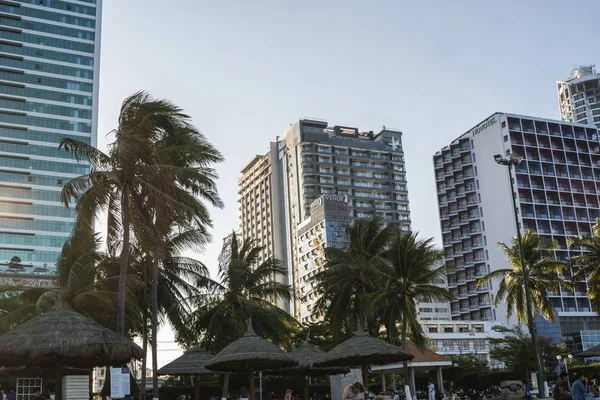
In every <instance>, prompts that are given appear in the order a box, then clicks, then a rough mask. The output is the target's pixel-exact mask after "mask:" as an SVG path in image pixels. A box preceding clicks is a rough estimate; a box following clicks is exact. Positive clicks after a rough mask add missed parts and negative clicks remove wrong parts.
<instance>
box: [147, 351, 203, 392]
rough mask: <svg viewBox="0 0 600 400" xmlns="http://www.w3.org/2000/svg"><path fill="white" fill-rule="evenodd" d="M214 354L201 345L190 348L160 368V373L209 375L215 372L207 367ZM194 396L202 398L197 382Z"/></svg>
mask: <svg viewBox="0 0 600 400" xmlns="http://www.w3.org/2000/svg"><path fill="white" fill-rule="evenodd" d="M212 358H213V357H212V356H211V355H210V354H208V353H207V352H206V351H204V350H202V349H201V348H200V347H199V346H194V347H192V348H190V349H188V350H187V351H186V352H185V353H183V355H182V356H181V357H179V358H176V359H175V360H173V361H171V362H170V363H168V364H167V365H165V366H163V367H162V368H161V369H159V370H158V374H159V375H207V374H214V372H212V371H210V370H208V369H206V368H205V365H206V363H207V362H209V361H210V360H212ZM194 386H195V387H194V392H195V393H194V396H195V398H196V400H200V385H199V383H198V382H195V385H194Z"/></svg>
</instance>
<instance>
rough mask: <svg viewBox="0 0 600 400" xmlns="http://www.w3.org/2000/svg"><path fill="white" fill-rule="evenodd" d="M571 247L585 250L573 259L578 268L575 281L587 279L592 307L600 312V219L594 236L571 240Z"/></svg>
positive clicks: (593, 231)
mask: <svg viewBox="0 0 600 400" xmlns="http://www.w3.org/2000/svg"><path fill="white" fill-rule="evenodd" d="M569 247H571V248H576V249H581V250H583V254H581V255H579V256H575V257H573V258H572V259H571V262H572V263H573V264H574V265H575V266H577V267H578V268H577V272H576V273H575V274H574V276H573V279H574V280H583V278H587V281H588V283H587V288H588V296H589V298H590V301H591V303H592V307H593V308H594V309H595V310H596V311H600V218H596V223H595V224H594V226H593V227H592V235H584V236H581V237H574V238H570V239H569Z"/></svg>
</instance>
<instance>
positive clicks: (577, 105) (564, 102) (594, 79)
mask: <svg viewBox="0 0 600 400" xmlns="http://www.w3.org/2000/svg"><path fill="white" fill-rule="evenodd" d="M557 90H558V105H559V107H560V115H561V119H562V120H563V121H567V122H577V123H580V124H594V125H596V126H597V127H600V74H597V73H596V68H595V67H594V66H593V65H588V66H581V67H579V68H576V69H575V70H573V73H572V74H571V77H570V78H569V79H567V80H566V81H559V82H557Z"/></svg>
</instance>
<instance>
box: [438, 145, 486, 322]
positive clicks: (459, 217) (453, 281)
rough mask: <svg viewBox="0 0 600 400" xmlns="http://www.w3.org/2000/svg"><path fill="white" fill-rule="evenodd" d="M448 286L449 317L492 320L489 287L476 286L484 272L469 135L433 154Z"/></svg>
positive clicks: (477, 201) (484, 262)
mask: <svg viewBox="0 0 600 400" xmlns="http://www.w3.org/2000/svg"><path fill="white" fill-rule="evenodd" d="M433 160H434V167H435V176H436V183H437V193H438V205H439V212H440V220H441V225H442V240H443V246H444V253H445V258H446V266H447V267H448V269H449V270H450V271H452V272H450V273H449V274H448V288H449V290H450V292H451V293H452V295H453V297H454V299H455V300H454V301H452V302H451V304H450V308H451V314H452V319H465V320H482V321H488V320H491V319H493V313H492V303H491V297H490V287H489V285H488V284H484V285H481V286H480V287H479V288H477V280H478V279H479V278H481V277H482V276H484V275H485V274H487V272H488V268H487V266H486V258H485V255H484V238H483V233H482V226H481V222H482V221H481V214H480V207H479V200H478V189H477V186H476V183H475V170H474V165H473V155H472V149H471V142H470V140H469V138H468V137H467V138H462V139H460V140H457V141H455V142H454V143H452V144H451V145H450V146H447V147H445V148H444V149H443V150H442V151H441V152H439V153H438V154H436V155H435V156H434V159H433Z"/></svg>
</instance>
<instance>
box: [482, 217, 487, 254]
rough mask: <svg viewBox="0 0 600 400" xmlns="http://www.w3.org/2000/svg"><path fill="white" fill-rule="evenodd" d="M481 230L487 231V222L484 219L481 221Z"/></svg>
mask: <svg viewBox="0 0 600 400" xmlns="http://www.w3.org/2000/svg"><path fill="white" fill-rule="evenodd" d="M481 230H482V231H484V232H485V222H483V221H481ZM486 251H487V250H486Z"/></svg>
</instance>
